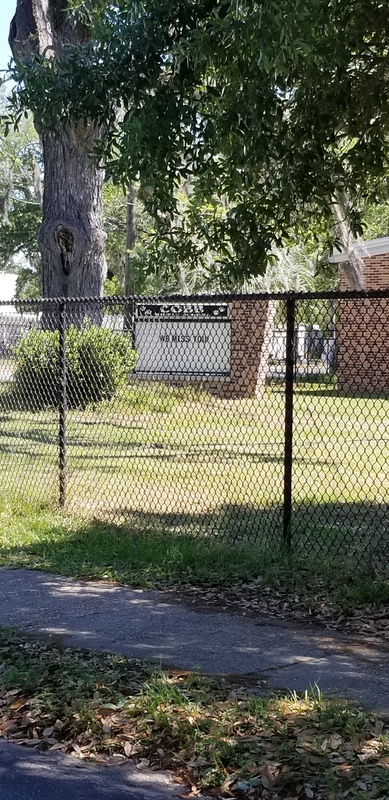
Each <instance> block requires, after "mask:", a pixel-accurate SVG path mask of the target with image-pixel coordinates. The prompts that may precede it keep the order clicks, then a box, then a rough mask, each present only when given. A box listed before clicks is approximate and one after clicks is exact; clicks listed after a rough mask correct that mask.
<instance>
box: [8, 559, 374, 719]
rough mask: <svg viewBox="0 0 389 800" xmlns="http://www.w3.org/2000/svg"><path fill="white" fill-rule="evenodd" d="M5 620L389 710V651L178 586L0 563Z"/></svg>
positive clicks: (79, 641) (93, 644)
mask: <svg viewBox="0 0 389 800" xmlns="http://www.w3.org/2000/svg"><path fill="white" fill-rule="evenodd" d="M0 625H10V626H15V627H19V628H21V629H22V630H25V631H28V632H30V633H40V634H42V633H43V634H51V635H55V636H57V637H60V639H61V640H62V641H63V642H64V643H65V644H69V645H75V646H79V647H90V648H94V649H99V650H106V651H109V652H115V653H122V654H124V655H126V656H130V657H136V658H152V659H156V660H157V661H159V662H161V663H162V664H164V665H168V666H174V667H177V668H183V669H199V670H201V671H202V672H204V673H212V674H223V675H237V674H239V675H244V674H247V673H254V674H256V675H257V676H258V680H259V681H263V683H264V686H267V687H269V688H277V689H292V690H293V689H296V690H297V691H301V690H304V689H306V688H309V687H310V686H311V685H313V684H317V685H318V686H319V687H320V688H321V689H322V691H323V692H325V693H328V694H339V695H340V696H343V697H347V698H350V699H354V700H357V701H361V702H363V703H364V704H366V705H367V706H371V707H374V708H376V709H378V710H380V711H381V712H383V713H389V675H388V669H387V658H388V651H387V650H385V649H379V648H378V647H373V646H368V645H366V644H364V643H363V642H358V641H355V640H354V639H352V638H351V637H350V636H346V635H342V634H339V633H337V632H333V631H331V632H328V631H324V630H320V629H318V628H313V627H312V628H310V627H308V626H300V625H296V624H293V623H291V622H285V623H280V622H279V621H276V620H271V619H263V618H259V619H257V620H256V619H247V618H244V617H242V616H237V615H234V614H229V613H226V612H217V613H215V612H205V611H203V610H202V611H201V610H195V609H193V607H192V608H187V607H186V606H185V605H184V604H183V603H180V601H179V600H178V599H177V600H175V598H174V595H166V594H163V593H161V592H156V591H141V590H132V589H127V588H125V587H121V586H116V585H111V584H104V583H98V582H96V583H95V582H91V581H74V580H71V579H69V578H62V577H58V576H57V575H50V574H46V573H41V572H33V571H29V570H10V569H5V568H0Z"/></svg>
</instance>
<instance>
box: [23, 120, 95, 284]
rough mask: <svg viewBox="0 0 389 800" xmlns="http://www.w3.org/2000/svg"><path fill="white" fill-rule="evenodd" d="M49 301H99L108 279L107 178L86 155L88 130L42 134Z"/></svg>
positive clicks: (42, 243)
mask: <svg viewBox="0 0 389 800" xmlns="http://www.w3.org/2000/svg"><path fill="white" fill-rule="evenodd" d="M41 138H42V145H43V163H44V176H45V177H44V192H43V221H42V227H41V229H40V232H39V237H38V242H39V247H40V250H41V253H42V272H43V295H44V297H99V296H100V295H101V293H102V287H103V282H104V278H105V272H106V266H105V256H104V250H105V238H106V235H105V233H104V231H103V229H102V216H101V214H102V184H103V180H102V174H101V172H98V171H97V170H96V169H95V167H94V165H93V164H92V162H91V160H90V158H89V157H88V155H87V153H86V149H85V146H86V145H87V144H88V139H89V132H88V131H87V130H86V129H85V127H84V126H80V127H79V128H76V127H73V128H72V129H71V130H68V131H66V132H61V133H58V134H50V133H47V132H44V133H42V137H41Z"/></svg>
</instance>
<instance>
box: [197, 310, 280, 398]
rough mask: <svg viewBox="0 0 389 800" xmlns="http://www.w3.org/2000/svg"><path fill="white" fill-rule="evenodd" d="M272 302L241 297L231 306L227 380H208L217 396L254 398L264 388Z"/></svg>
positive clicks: (270, 332) (272, 316) (271, 329)
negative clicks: (229, 368) (228, 373)
mask: <svg viewBox="0 0 389 800" xmlns="http://www.w3.org/2000/svg"><path fill="white" fill-rule="evenodd" d="M276 308H277V306H276V303H274V302H273V303H272V302H271V301H270V302H269V301H267V300H257V301H250V300H247V299H245V298H242V299H239V300H234V301H233V302H232V303H231V372H230V377H229V378H225V379H221V380H220V381H218V382H216V381H212V386H210V387H209V388H210V389H211V391H212V392H213V393H216V394H218V395H220V396H221V397H257V396H259V395H260V394H261V393H262V391H263V389H264V387H265V380H266V372H267V365H268V357H269V350H270V345H271V341H272V333H273V322H274V316H275V312H276Z"/></svg>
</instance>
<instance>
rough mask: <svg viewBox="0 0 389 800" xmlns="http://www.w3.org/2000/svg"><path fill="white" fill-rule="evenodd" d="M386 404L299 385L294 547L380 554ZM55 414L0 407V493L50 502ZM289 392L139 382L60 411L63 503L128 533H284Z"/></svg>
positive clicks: (268, 538) (385, 550) (274, 540)
mask: <svg viewBox="0 0 389 800" xmlns="http://www.w3.org/2000/svg"><path fill="white" fill-rule="evenodd" d="M388 408H389V402H388V400H386V399H382V398H375V399H374V398H365V397H360V398H350V397H338V396H337V395H336V393H335V391H334V389H333V388H332V387H331V386H329V385H325V384H323V385H321V384H307V383H301V384H299V385H298V387H297V389H296V395H295V428H294V466H293V501H294V515H293V527H292V537H293V546H294V549H295V551H296V552H299V553H300V554H306V555H309V556H312V555H314V556H315V557H316V556H322V555H324V556H325V557H327V556H338V555H340V556H345V557H346V558H351V559H354V560H358V559H360V560H363V562H364V563H365V562H366V560H367V559H369V560H370V561H373V562H374V563H376V565H377V566H379V562H383V561H384V560H385V561H386V557H387V555H388V554H389V536H388V516H387V497H388V491H389V471H388V463H389V436H388ZM57 417H58V413H57V412H56V411H52V410H47V411H36V412H29V411H25V410H20V409H19V410H18V409H15V408H12V407H10V405H9V404H8V400H7V394H6V386H4V387H3V395H2V398H1V406H0V422H1V427H0V485H1V494H2V496H3V498H4V499H7V498H10V497H14V498H15V497H22V498H23V499H25V500H28V501H30V502H48V503H53V504H55V503H57V502H58V421H57ZM283 426H284V401H283V391H282V388H281V387H280V386H272V387H267V389H266V392H265V394H264V396H263V397H262V398H258V399H241V400H222V399H218V398H216V397H213V396H211V395H210V394H207V393H206V392H205V391H204V390H202V389H201V388H200V389H196V388H195V387H194V386H193V385H191V384H189V383H188V384H187V385H186V386H184V387H181V388H179V387H174V386H166V385H162V384H152V383H148V384H146V383H138V384H136V383H135V384H134V385H132V386H131V387H129V388H128V389H126V390H125V391H124V392H122V394H121V395H120V396H119V397H117V398H115V399H114V400H112V401H111V402H109V403H108V402H107V403H102V404H100V405H99V406H96V407H94V408H93V407H88V408H87V409H84V410H77V409H73V410H70V411H69V412H68V417H67V509H68V511H69V512H71V513H72V514H74V515H76V516H77V517H84V518H86V519H92V518H94V519H101V520H109V521H113V522H115V523H120V522H124V521H125V522H127V523H129V524H131V526H132V529H133V530H136V531H141V532H142V531H145V530H153V531H156V530H158V531H163V532H174V533H180V534H183V533H186V534H187V533H194V534H202V535H205V536H207V537H209V536H213V537H217V538H220V537H222V538H223V539H224V540H228V541H232V542H234V541H237V540H246V541H247V540H251V541H256V542H260V543H261V545H262V547H266V546H267V547H269V546H270V547H271V548H274V547H277V546H278V544H279V543H280V542H281V532H282V497H283V447H284V437H283Z"/></svg>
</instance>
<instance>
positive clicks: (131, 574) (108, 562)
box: [0, 501, 389, 586]
mask: <svg viewBox="0 0 389 800" xmlns="http://www.w3.org/2000/svg"><path fill="white" fill-rule="evenodd" d="M0 510H1V509H0ZM107 513H108V512H107ZM120 515H121V519H122V520H123V519H126V521H125V522H115V521H110V522H108V521H100V520H96V519H95V520H83V519H80V518H76V517H73V516H70V515H69V516H68V515H65V514H64V515H62V514H61V513H60V512H55V511H53V509H52V508H51V509H50V508H49V507H46V508H45V507H41V508H37V507H35V508H34V507H32V506H30V507H28V506H23V505H17V503H16V501H15V504H10V503H8V506H5V508H4V510H3V511H2V513H1V520H2V529H3V533H1V529H0V541H1V543H2V546H1V548H0V563H1V564H3V565H6V566H15V567H27V568H32V569H43V570H47V571H49V572H55V573H59V574H64V575H69V576H88V577H99V578H108V579H113V580H118V581H121V582H126V583H130V584H132V585H135V586H150V585H159V584H161V585H162V584H163V585H166V584H180V583H190V582H193V583H194V584H196V583H203V584H215V583H216V584H218V583H220V584H230V583H231V582H234V581H238V580H251V579H255V578H257V577H259V576H266V575H267V576H269V575H270V576H272V575H273V576H274V575H278V574H281V573H282V571H283V570H287V572H288V575H289V578H288V580H289V582H292V583H293V571H294V570H295V569H296V570H297V571H298V570H300V572H301V570H303V571H304V572H306V573H308V574H309V573H312V574H324V573H328V574H329V576H330V579H331V580H335V581H337V580H338V578H339V576H338V575H337V572H339V574H340V572H342V570H343V571H346V572H349V573H350V574H351V575H353V574H354V573H355V579H357V577H356V576H357V574H358V575H361V574H364V575H370V576H374V574H380V575H382V576H385V574H386V573H387V564H388V560H389V525H388V521H389V520H388V510H387V507H386V506H385V505H375V506H369V507H366V506H365V505H364V504H363V503H344V504H341V503H337V504H336V503H332V504H330V503H326V504H322V505H317V506H313V505H305V506H304V505H301V506H300V507H299V508H296V509H295V511H294V516H293V520H292V550H291V553H290V554H288V552H287V551H286V549H285V546H284V541H283V534H282V529H283V511H282V506H280V505H275V506H273V507H272V508H266V509H258V508H254V507H250V506H247V505H225V506H223V507H221V508H220V509H217V510H212V511H209V512H204V513H199V514H193V513H192V514H189V513H145V512H143V513H140V512H138V513H135V512H134V511H133V510H129V509H126V508H122V509H121V510H120ZM334 566H335V568H336V569H335V570H334ZM331 573H332V577H331Z"/></svg>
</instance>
